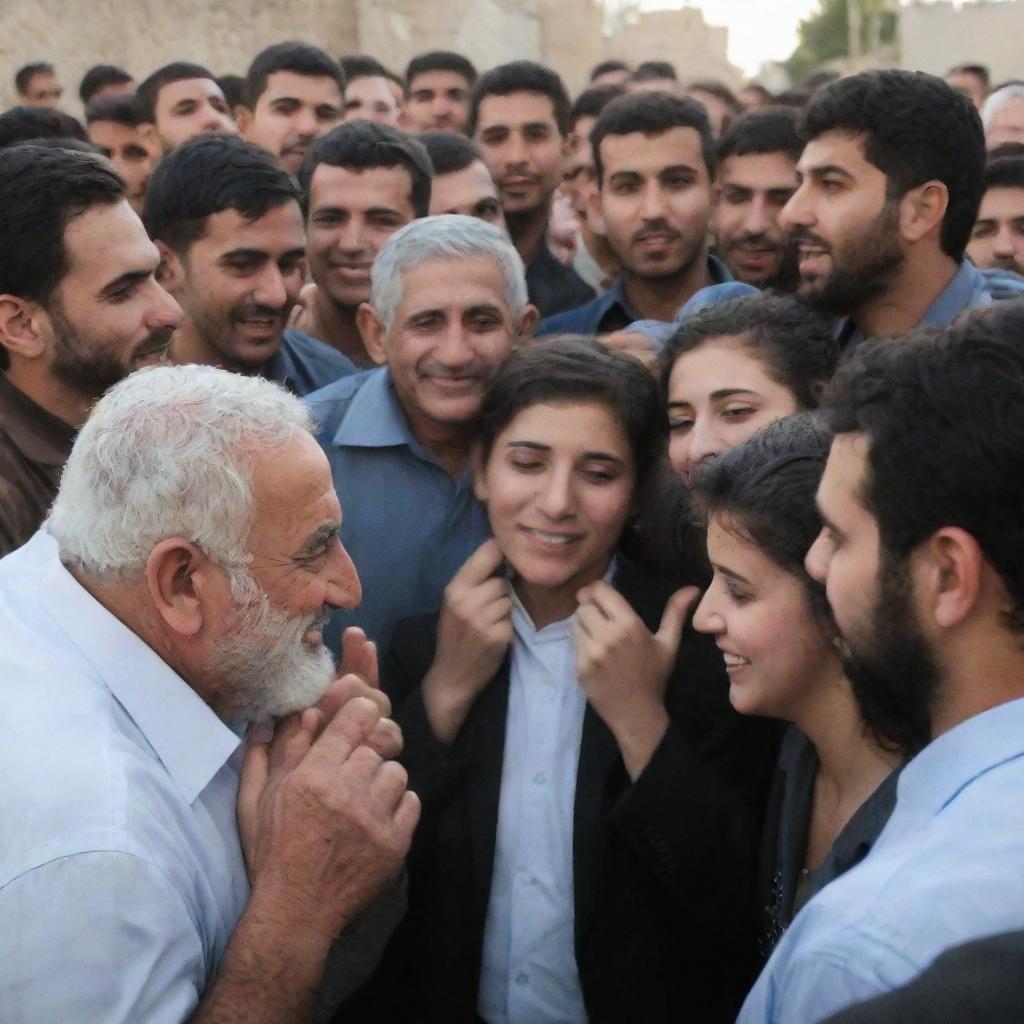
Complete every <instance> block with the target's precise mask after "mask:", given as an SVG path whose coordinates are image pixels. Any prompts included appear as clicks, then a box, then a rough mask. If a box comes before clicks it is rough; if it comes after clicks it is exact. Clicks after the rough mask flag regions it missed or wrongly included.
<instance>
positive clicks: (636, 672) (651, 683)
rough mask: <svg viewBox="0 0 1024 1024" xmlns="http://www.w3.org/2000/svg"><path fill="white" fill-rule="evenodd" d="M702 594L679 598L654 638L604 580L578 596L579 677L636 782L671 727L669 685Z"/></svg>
mask: <svg viewBox="0 0 1024 1024" xmlns="http://www.w3.org/2000/svg"><path fill="white" fill-rule="evenodd" d="M698 594H699V591H698V590H697V588H696V587H685V588H684V589H683V590H680V591H678V592H677V593H675V594H673V595H672V597H671V598H670V599H669V602H668V604H667V605H666V606H665V611H664V614H663V615H662V619H661V625H660V627H659V629H658V632H657V633H653V634H652V633H651V631H650V630H649V629H648V628H647V627H646V626H645V625H644V624H643V622H642V621H641V619H640V617H639V616H638V615H637V614H636V612H635V611H633V609H632V608H631V607H630V605H629V602H627V601H626V599H625V598H624V597H623V596H622V595H621V594H620V593H619V592H618V591H617V590H615V589H614V588H613V587H611V586H609V585H608V584H607V583H605V582H604V581H603V580H599V581H598V582H596V583H591V584H590V585H589V586H586V587H583V588H582V589H581V590H580V592H579V593H578V594H577V597H578V599H579V601H580V607H579V610H578V612H577V613H576V626H575V628H574V633H573V639H574V641H575V644H576V674H577V677H578V678H579V681H580V685H581V686H582V687H583V690H584V692H585V693H586V695H587V700H588V701H589V702H590V704H592V705H593V707H594V710H595V711H596V712H597V713H598V714H599V715H600V716H601V718H602V719H603V720H604V722H605V724H606V725H607V726H608V728H609V729H610V730H611V731H612V733H613V735H614V736H615V739H616V741H617V742H618V744H619V749H620V750H621V752H622V757H623V760H624V761H625V763H626V768H627V770H628V771H629V773H630V776H631V777H632V778H634V779H635V778H636V777H637V776H638V775H639V774H640V772H641V771H643V769H644V768H645V767H646V766H647V763H648V761H650V759H651V755H652V754H653V753H654V750H655V749H656V747H657V745H658V743H659V742H660V741H661V738H662V736H663V735H664V733H665V729H666V728H667V726H668V713H667V712H666V711H665V704H664V698H665V685H666V683H667V681H668V677H669V673H670V672H671V670H672V664H673V662H674V661H675V657H676V652H677V651H678V650H679V641H680V638H681V637H682V635H683V626H684V625H685V623H686V616H687V613H688V612H689V610H690V607H691V606H692V605H693V603H694V601H695V600H696V599H697V596H698Z"/></svg>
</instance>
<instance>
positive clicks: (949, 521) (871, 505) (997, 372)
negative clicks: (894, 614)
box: [828, 302, 1024, 634]
mask: <svg viewBox="0 0 1024 1024" xmlns="http://www.w3.org/2000/svg"><path fill="white" fill-rule="evenodd" d="M1022 338H1024V303H1020V302H1005V303H999V304H997V305H996V306H994V307H992V308H991V309H985V310H978V311H975V312H973V313H969V314H967V315H966V316H965V317H964V318H963V319H961V320H960V321H958V322H957V323H956V324H954V325H953V326H951V327H947V328H946V329H944V330H936V329H920V330H917V331H914V332H912V333H910V334H908V335H905V336H903V337H900V338H887V339H885V340H883V341H866V342H864V343H863V344H861V345H858V346H857V347H856V348H855V349H854V350H853V352H852V354H851V355H850V357H849V358H848V359H847V360H846V361H845V362H844V364H843V366H842V367H841V368H840V370H839V372H838V373H837V374H836V377H835V381H834V388H833V394H832V396H831V399H830V402H829V409H828V413H829V419H830V425H831V427H832V429H833V431H834V432H835V433H836V434H850V433H862V434H864V435H866V437H867V441H868V454H867V465H866V468H865V472H864V479H863V481H862V484H861V487H860V498H861V500H862V502H863V503H864V505H865V507H866V508H868V509H869V510H870V512H871V513H872V515H873V516H874V518H875V520H876V521H877V523H878V535H879V542H880V547H881V550H882V554H883V556H884V558H885V559H886V561H887V564H889V565H893V566H896V567H899V566H900V565H903V564H905V562H906V560H907V559H908V558H909V557H910V555H911V553H912V552H913V550H914V549H915V548H916V547H917V546H918V545H919V544H921V543H923V542H924V541H926V540H927V539H928V538H929V537H931V536H932V535H933V534H934V533H935V532H936V531H937V530H940V529H942V528H943V527H946V526H955V527H959V528H960V529H962V530H965V531H966V532H967V533H969V534H970V535H971V536H972V537H973V538H974V539H975V541H977V543H978V545H979V546H980V548H981V550H982V552H983V554H984V556H985V559H986V560H987V561H988V562H989V563H990V564H991V565H992V567H993V568H994V569H995V571H996V573H997V574H998V575H999V578H1000V579H1001V580H1002V581H1003V584H1004V585H1005V587H1006V589H1007V591H1008V592H1009V594H1010V599H1011V601H1012V602H1013V609H1012V611H1011V612H1009V613H1008V615H1007V625H1008V626H1009V627H1010V628H1011V629H1012V630H1013V631H1014V632H1016V633H1017V634H1024V519H1022V517H1021V514H1020V512H1021V509H1022V508H1024V343H1022V341H1021V339H1022Z"/></svg>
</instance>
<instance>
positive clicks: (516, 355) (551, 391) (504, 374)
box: [478, 336, 668, 498]
mask: <svg viewBox="0 0 1024 1024" xmlns="http://www.w3.org/2000/svg"><path fill="white" fill-rule="evenodd" d="M584 402H589V403H596V404H599V405H603V406H605V407H607V408H608V409H610V410H611V412H612V413H613V414H614V415H615V417H616V418H617V419H618V421H619V423H620V424H621V426H622V429H623V432H624V433H625V435H626V437H627V438H628V439H629V445H630V449H631V450H632V453H633V460H634V464H635V466H636V489H635V492H634V493H635V494H636V495H637V496H638V498H642V497H643V496H645V495H646V493H647V491H648V489H649V486H650V484H651V482H652V480H653V477H654V473H655V469H656V467H657V465H658V464H659V462H660V461H661V460H662V457H663V454H664V449H665V440H666V438H667V436H668V427H667V418H666V415H665V409H664V404H663V402H662V399H661V396H660V395H659V393H658V386H657V384H656V383H655V381H654V378H653V377H652V376H651V374H650V372H649V371H648V370H647V369H645V367H644V366H643V364H642V363H640V362H639V361H638V360H636V359H634V358H633V357H632V356H628V355H624V354H623V353H621V352H617V351H615V350H614V349H611V348H608V347H607V346H605V345H602V344H601V343H600V342H598V341H594V340H592V339H590V338H580V337H572V336H563V337H555V338H550V339H549V338H545V339H544V343H543V344H540V345H530V346H527V347H525V348H519V349H516V350H515V351H514V352H513V353H512V354H511V355H510V356H509V357H508V359H506V360H505V362H504V363H502V364H501V366H500V367H499V368H498V369H497V371H496V372H495V374H494V377H493V378H492V379H491V382H490V384H489V385H488V388H487V392H486V394H485V395H484V400H483V404H482V406H481V410H480V422H479V433H478V438H479V443H480V450H481V453H482V455H483V458H484V459H485V460H486V459H487V457H488V456H489V455H490V453H491V449H492V447H493V445H494V441H495V439H496V438H497V436H498V435H499V434H500V433H501V432H502V431H503V430H504V429H505V428H506V427H507V426H508V425H509V424H510V423H511V422H512V420H514V419H515V418H516V416H518V415H519V414H520V413H521V412H522V411H523V410H524V409H529V408H530V407H531V406H534V405H540V404H550V405H570V404H573V405H575V404H579V403H584Z"/></svg>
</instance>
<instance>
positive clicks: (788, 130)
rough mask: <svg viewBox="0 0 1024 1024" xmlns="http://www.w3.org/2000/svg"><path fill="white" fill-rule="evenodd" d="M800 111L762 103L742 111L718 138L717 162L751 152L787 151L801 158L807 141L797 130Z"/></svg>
mask: <svg viewBox="0 0 1024 1024" xmlns="http://www.w3.org/2000/svg"><path fill="white" fill-rule="evenodd" d="M796 123H797V114H796V111H795V110H790V109H789V108H787V107H762V108H760V109H758V110H748V111H747V112H746V113H745V114H740V116H739V117H737V118H736V119H735V120H734V121H732V122H731V123H730V124H729V126H728V127H727V128H726V129H725V131H724V132H722V137H721V138H720V139H719V140H718V162H719V163H721V162H722V161H723V160H725V159H727V158H728V157H730V156H749V155H750V154H752V153H784V154H785V155H786V156H787V157H789V159H790V160H792V161H793V163H796V162H797V160H799V159H800V154H801V153H802V152H803V148H804V141H803V139H801V138H800V136H799V134H798V133H797V130H796Z"/></svg>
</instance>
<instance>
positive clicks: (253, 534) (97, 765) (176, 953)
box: [0, 366, 419, 1024]
mask: <svg viewBox="0 0 1024 1024" xmlns="http://www.w3.org/2000/svg"><path fill="white" fill-rule="evenodd" d="M310 426H311V423H310V419H309V414H308V411H307V410H306V408H305V407H304V406H303V405H302V403H301V402H300V401H299V399H297V398H295V397H293V396H292V395H290V394H288V393H287V392H285V391H284V390H283V389H282V388H280V387H278V386H277V385H275V384H271V383H269V382H267V381H264V380H261V379H257V378H248V377H243V376H240V375H236V374H231V373H227V372H224V371H221V370H216V369H212V368H210V367H203V366H183V367H166V366H164V367H158V368H154V369H149V370H143V371H140V372H138V373H136V374H133V375H131V376H129V377H128V378H127V379H126V380H124V381H122V382H121V383H120V384H118V385H116V386H115V387H114V388H112V389H111V390H110V391H109V392H108V393H107V395H106V396H105V397H104V398H103V399H102V400H101V401H100V402H99V404H98V405H97V406H96V408H95V409H94V410H93V412H92V414H91V416H90V417H89V419H88V421H87V422H86V424H85V426H84V427H83V428H82V430H81V432H80V433H79V435H78V438H77V440H76V442H75V445H74V448H73V450H72V452H71V456H70V459H69V461H68V463H67V467H66V469H65V470H64V474H63V477H62V480H61V485H60V490H59V492H58V495H57V498H56V501H55V503H54V505H53V508H52V511H51V514H50V517H49V519H48V520H47V522H46V523H45V524H44V526H43V528H42V529H41V530H40V532H38V533H37V534H36V535H35V536H34V537H33V538H32V539H31V540H30V541H29V542H28V543H27V544H26V545H25V546H24V547H22V548H21V549H19V550H18V551H16V552H14V553H13V554H11V555H9V556H8V557H6V558H4V559H3V560H2V561H0V700H2V702H3V706H4V712H5V721H6V723H7V729H6V735H5V739H4V742H3V744H2V745H0V821H2V822H3V823H4V824H3V829H2V838H0V964H2V965H3V966H2V968H0V976H2V979H3V983H2V988H3V996H2V1003H3V1010H2V1012H0V1016H2V1017H3V1018H4V1020H11V1021H19V1022H21V1024H52V1022H54V1021H69V1022H70V1021H74V1022H75V1024H91V1022H100V1021H102V1022H104V1024H114V1022H126V1024H127V1022H133V1024H135V1022H142V1021H145V1022H146V1024H181V1022H184V1021H190V1022H193V1024H214V1022H223V1021H260V1022H261V1024H264V1022H265V1024H271V1022H276V1021H289V1022H293V1021H301V1020H311V1019H313V1014H314V1006H315V1004H316V1001H317V993H318V989H319V988H320V985H321V982H322V978H323V975H324V972H325V967H326V966H327V965H328V963H329V962H330V960H329V956H330V951H331V947H332V944H334V949H335V951H337V950H338V948H339V947H338V946H337V944H335V943H334V940H335V939H336V938H337V937H338V936H341V937H342V938H343V939H344V938H345V936H346V934H347V935H349V936H352V935H353V934H354V933H356V932H358V929H359V927H360V920H357V917H358V915H359V914H360V912H361V911H362V910H363V909H364V908H366V907H367V906H368V905H369V904H370V903H371V902H372V901H374V899H375V898H376V897H377V896H378V894H379V893H380V892H381V891H382V890H383V889H384V888H385V887H386V886H387V885H388V883H389V882H390V880H391V879H392V878H394V877H395V875H396V874H397V873H398V872H399V870H400V867H401V862H402V858H403V857H404V855H405V852H406V850H407V849H408V844H409V842H410V839H411V835H412V831H413V829H414V827H415V824H416V821H417V819H418V814H419V803H418V800H417V798H416V796H415V795H414V794H412V793H410V792H408V791H407V788H406V782H407V779H406V775H405V772H404V770H403V769H402V768H401V767H400V766H398V765H397V764H396V763H395V762H393V761H390V760H385V758H388V757H393V756H394V755H395V754H397V752H398V750H399V748H400V744H401V737H400V734H399V732H398V728H397V726H396V725H395V724H394V723H393V722H392V721H390V720H389V719H387V718H386V717H384V716H386V715H387V714H388V713H389V707H388V705H387V701H386V698H384V697H383V695H381V694H379V693H378V692H377V691H375V690H374V689H373V688H372V684H373V682H374V678H373V676H374V663H373V662H374V659H373V658H372V651H371V650H370V649H369V647H368V645H367V644H366V643H365V638H362V637H361V635H359V634H357V633H351V634H349V635H348V636H347V637H346V655H348V656H349V667H353V665H354V664H355V662H358V663H359V667H360V669H361V670H362V673H363V677H364V678H363V679H360V678H359V677H357V676H354V675H346V676H345V677H344V678H342V679H340V680H338V681H336V682H332V681H333V680H334V677H335V669H334V663H333V659H332V658H331V657H330V655H329V654H328V652H327V651H326V649H325V648H324V645H323V642H322V639H321V633H320V630H321V627H322V625H323V623H324V622H325V621H326V618H327V615H328V613H329V612H330V611H331V609H333V608H335V607H345V608H351V607H352V606H354V605H355V604H356V603H358V601H359V597H360V584H359V579H358V576H357V575H356V571H355V568H354V567H353V564H352V562H351V560H350V558H349V556H348V554H347V553H346V551H345V549H344V548H343V547H342V546H341V543H340V541H339V538H338V531H339V529H340V524H341V509H340V507H339V503H338V498H337V495H336V493H335V489H334V485H333V483H332V480H331V476H330V471H329V469H328V465H327V461H326V459H325V458H324V456H323V453H322V451H321V450H320V448H319V447H318V445H317V444H316V442H315V441H314V440H313V437H312V435H311V432H310ZM318 702H319V703H318ZM314 705H316V706H314ZM279 716H285V717H283V718H279V721H278V722H277V726H276V729H275V730H274V733H273V738H272V739H271V738H270V737H267V736H265V735H262V733H261V734H260V735H259V736H257V735H255V734H254V733H253V732H251V733H250V738H249V740H248V742H244V741H243V739H242V734H243V731H244V728H245V725H246V723H257V722H258V723H262V722H265V721H267V720H268V719H271V718H274V717H279ZM260 729H261V730H263V731H266V727H265V726H262V725H261V726H260ZM243 751H244V755H243ZM236 804H237V823H236ZM361 920H362V921H365V917H364V918H362V919H361ZM385 937H386V936H385ZM350 952H351V951H350ZM357 952H358V951H357ZM370 966H372V964H371V965H370ZM321 1010H323V1011H324V1013H329V1012H330V1007H326V1008H324V1007H321ZM324 1013H318V1017H319V1016H323V1015H324Z"/></svg>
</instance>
